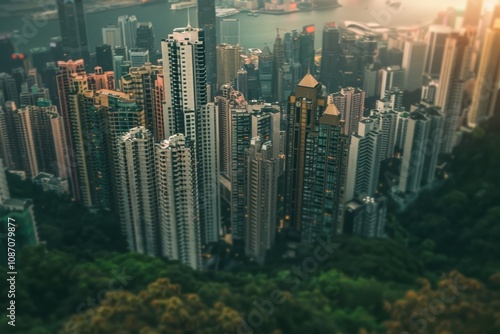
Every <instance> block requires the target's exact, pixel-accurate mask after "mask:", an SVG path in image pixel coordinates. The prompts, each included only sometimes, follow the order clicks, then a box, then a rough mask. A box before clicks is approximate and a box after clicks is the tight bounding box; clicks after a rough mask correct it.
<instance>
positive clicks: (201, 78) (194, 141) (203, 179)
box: [162, 2, 220, 244]
mask: <svg viewBox="0 0 500 334" xmlns="http://www.w3.org/2000/svg"><path fill="white" fill-rule="evenodd" d="M212 4H213V2H212ZM198 10H199V11H200V10H201V9H200V7H199V8H198ZM214 38H215V36H214ZM214 51H215V49H214ZM204 54H205V38H204V31H203V30H201V29H193V28H191V26H189V25H188V26H187V27H186V28H178V29H175V30H174V32H173V34H169V35H168V37H167V39H165V40H163V41H162V56H163V77H164V93H165V100H164V103H163V118H164V128H165V132H164V135H165V137H166V138H168V137H170V136H172V135H175V134H179V133H181V134H184V135H185V137H186V140H187V141H186V143H187V144H186V145H192V146H191V150H192V154H193V156H194V159H193V162H194V166H193V167H192V168H193V169H194V170H195V171H196V173H197V191H198V192H199V196H198V200H199V203H198V208H199V221H200V233H201V239H200V240H201V243H202V244H208V243H210V242H214V241H217V240H218V239H219V231H220V205H219V203H220V202H219V201H220V199H219V161H218V145H217V136H218V134H217V132H218V127H217V113H216V109H215V106H214V104H213V103H207V102H208V95H207V85H206V83H207V72H206V65H205V57H204ZM188 68H189V69H190V70H189V71H186V69H188ZM212 70H214V69H212ZM214 82H215V81H214Z"/></svg>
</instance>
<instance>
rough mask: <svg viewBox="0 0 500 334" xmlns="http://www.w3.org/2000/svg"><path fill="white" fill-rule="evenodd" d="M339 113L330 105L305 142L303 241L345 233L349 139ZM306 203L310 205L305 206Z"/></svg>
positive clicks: (308, 242)
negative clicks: (344, 219)
mask: <svg viewBox="0 0 500 334" xmlns="http://www.w3.org/2000/svg"><path fill="white" fill-rule="evenodd" d="M343 133H344V126H343V121H342V120H341V115H340V112H339V111H338V110H337V107H335V105H334V104H329V105H328V107H327V108H326V110H325V112H324V113H323V115H322V116H321V117H320V118H319V121H317V122H316V126H315V131H313V132H311V133H310V136H309V137H308V139H307V141H306V161H305V166H306V168H305V173H304V200H303V202H304V204H305V205H304V206H303V211H302V231H301V237H302V239H301V240H302V242H303V243H305V244H310V245H311V244H313V243H314V242H315V241H316V240H317V239H318V238H319V237H324V236H331V235H335V234H340V233H342V231H343V224H342V223H343V213H344V204H345V202H344V189H345V182H346V173H347V158H348V152H349V145H348V143H349V137H348V136H345V135H344V134H343ZM306 203H307V204H306Z"/></svg>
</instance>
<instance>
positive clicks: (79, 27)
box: [57, 0, 90, 61]
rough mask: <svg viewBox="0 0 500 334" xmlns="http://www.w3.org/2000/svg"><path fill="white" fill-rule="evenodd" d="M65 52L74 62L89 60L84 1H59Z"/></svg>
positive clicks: (58, 11) (58, 10)
mask: <svg viewBox="0 0 500 334" xmlns="http://www.w3.org/2000/svg"><path fill="white" fill-rule="evenodd" d="M57 13H58V15H59V27H60V29H61V37H62V46H63V50H64V52H65V53H66V55H67V56H68V57H71V58H72V59H73V60H77V59H84V60H86V61H87V60H89V57H90V54H89V48H88V42H87V26H86V24H85V11H84V9H83V0H57Z"/></svg>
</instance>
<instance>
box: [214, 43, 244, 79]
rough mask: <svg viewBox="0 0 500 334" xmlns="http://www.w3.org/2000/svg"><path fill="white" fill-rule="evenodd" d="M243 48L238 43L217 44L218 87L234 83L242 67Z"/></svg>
mask: <svg viewBox="0 0 500 334" xmlns="http://www.w3.org/2000/svg"><path fill="white" fill-rule="evenodd" d="M241 51H242V50H241V48H240V47H239V46H238V45H231V44H219V45H217V87H218V89H221V87H222V86H223V85H225V84H227V83H233V82H234V80H235V79H236V77H237V76H238V71H239V70H240V69H241V58H240V55H241Z"/></svg>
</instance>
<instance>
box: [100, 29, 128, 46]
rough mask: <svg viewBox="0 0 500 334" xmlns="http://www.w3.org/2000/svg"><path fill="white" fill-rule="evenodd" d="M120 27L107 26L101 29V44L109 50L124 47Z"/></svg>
mask: <svg viewBox="0 0 500 334" xmlns="http://www.w3.org/2000/svg"><path fill="white" fill-rule="evenodd" d="M122 37H123V36H122V33H121V29H120V26H116V25H109V26H107V27H104V28H102V43H103V44H108V45H110V46H111V48H113V49H114V48H116V47H117V46H122V45H124V43H123V39H122Z"/></svg>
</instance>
